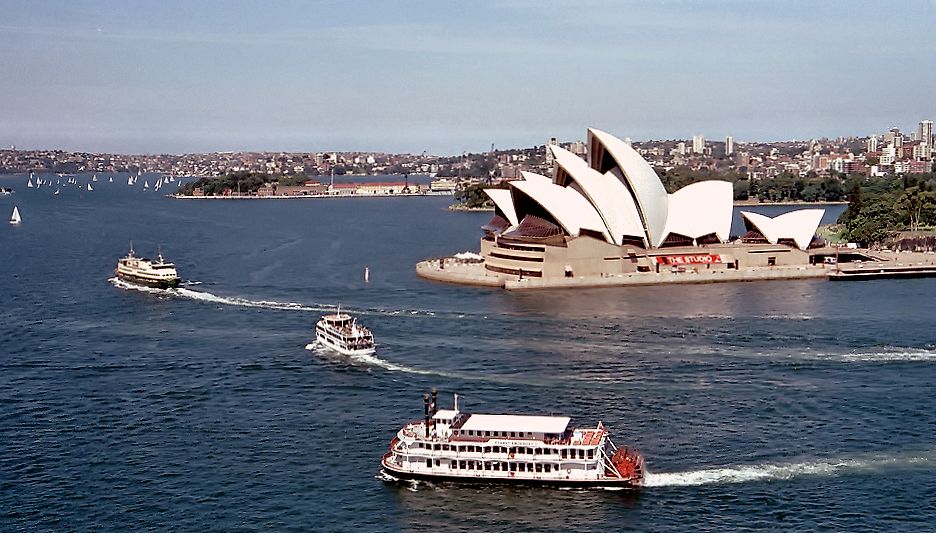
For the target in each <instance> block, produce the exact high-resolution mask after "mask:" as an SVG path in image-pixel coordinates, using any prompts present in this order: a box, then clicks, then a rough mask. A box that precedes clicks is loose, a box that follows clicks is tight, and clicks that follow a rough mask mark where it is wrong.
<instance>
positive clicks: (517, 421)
mask: <svg viewBox="0 0 936 533" xmlns="http://www.w3.org/2000/svg"><path fill="white" fill-rule="evenodd" d="M570 420H571V419H570V418H569V417H567V416H530V415H471V416H469V417H468V420H466V421H465V423H464V424H462V426H461V428H459V429H461V431H468V430H472V431H520V432H523V433H526V432H529V433H563V432H564V431H565V430H566V428H567V427H568V426H569V421H570Z"/></svg>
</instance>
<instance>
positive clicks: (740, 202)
mask: <svg viewBox="0 0 936 533" xmlns="http://www.w3.org/2000/svg"><path fill="white" fill-rule="evenodd" d="M734 205H736V206H751V205H848V201H847V200H840V201H837V202H831V201H830V202H807V201H805V200H790V201H786V202H760V201H757V200H735V201H734Z"/></svg>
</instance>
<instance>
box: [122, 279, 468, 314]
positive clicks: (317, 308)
mask: <svg viewBox="0 0 936 533" xmlns="http://www.w3.org/2000/svg"><path fill="white" fill-rule="evenodd" d="M107 281H109V282H110V283H111V284H112V285H114V286H115V287H117V288H120V289H124V290H135V291H140V292H146V293H149V294H157V295H164V296H174V297H178V298H187V299H189V300H196V301H200V302H206V303H213V304H219V305H231V306H237V307H249V308H255V309H273V310H277V311H301V312H308V313H330V312H334V311H335V310H336V309H337V306H335V305H328V304H302V303H298V302H277V301H274V300H249V299H247V298H238V297H232V296H218V295H217V294H212V293H210V292H207V291H196V290H192V289H187V288H185V286H194V285H200V284H201V283H202V282H200V281H186V282H184V283H183V285H185V286H182V287H179V288H176V289H156V288H153V287H146V286H143V285H137V284H134V283H128V282H126V281H124V280H122V279H119V278H116V277H114V278H110V279H108V280H107ZM345 309H346V310H347V311H348V312H350V313H353V314H356V315H385V316H413V317H433V318H434V317H439V316H447V315H443V314H439V313H437V312H435V311H427V310H418V309H403V310H393V309H353V308H350V307H346V308H345ZM462 316H464V315H462Z"/></svg>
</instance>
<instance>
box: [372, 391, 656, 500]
mask: <svg viewBox="0 0 936 533" xmlns="http://www.w3.org/2000/svg"><path fill="white" fill-rule="evenodd" d="M436 400H437V393H436V391H435V390H433V391H432V398H431V400H430V395H429V394H425V395H423V401H424V406H425V417H424V419H423V420H417V421H414V422H410V423H408V424H406V425H405V426H403V428H402V429H400V430H399V432H397V434H396V436H395V437H394V438H393V440H392V442H391V443H390V450H389V451H388V452H387V453H386V454H385V455H384V456H383V459H382V460H381V467H382V469H383V471H384V473H385V474H387V475H389V476H390V477H392V478H395V479H415V480H434V481H455V482H475V483H513V484H525V485H545V486H553V487H621V488H637V487H639V486H640V485H641V483H642V482H643V476H644V459H643V455H641V454H640V452H638V451H637V450H635V449H632V448H628V447H620V448H619V447H617V446H616V445H615V444H614V443H613V442H611V438H610V437H609V435H608V430H607V428H606V427H605V426H604V425H603V424H602V423H601V422H598V424H597V425H596V426H594V427H587V428H579V427H574V426H571V425H570V418H569V417H565V416H530V415H487V414H469V413H463V412H461V411H459V409H458V395H457V394H456V395H455V402H454V407H453V408H452V409H437V407H436Z"/></svg>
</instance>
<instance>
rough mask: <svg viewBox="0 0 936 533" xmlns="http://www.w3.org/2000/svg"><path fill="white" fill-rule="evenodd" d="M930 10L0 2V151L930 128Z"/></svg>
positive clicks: (934, 87) (744, 3)
mask: <svg viewBox="0 0 936 533" xmlns="http://www.w3.org/2000/svg"><path fill="white" fill-rule="evenodd" d="M934 28H936V0H888V1H885V2H881V1H874V2H870V1H861V0H849V1H823V0H819V1H817V0H808V1H799V0H794V1H766V0H763V1H762V0H647V1H627V0H624V1H622V0H614V1H613V0H608V1H600V0H577V1H569V2H550V1H546V0H539V1H533V0H509V1H491V2H484V1H469V2H446V1H439V0H427V1H412V2H394V1H357V2H355V1H352V0H336V1H318V2H313V1H295V2H286V1H283V2H277V1H259V0H257V1H245V0H241V1H230V0H225V1H217V2H210V1H198V2H192V1H174V0H172V1H169V0H161V1H147V2H142V1H138V2H134V1H128V0H119V1H80V0H64V1H51V0H50V1H41V0H37V1H29V0H0V145H10V144H16V145H17V146H18V147H22V148H62V149H72V150H89V151H113V152H123V153H142V152H149V153H156V152H171V153H180V152H202V151H216V150H300V151H318V150H374V151H390V152H411V153H420V152H422V151H424V150H425V151H428V152H430V153H435V154H454V153H461V152H463V151H480V150H486V149H488V148H489V147H490V145H491V144H492V143H493V144H495V145H496V146H497V147H501V148H504V147H526V146H533V145H537V144H542V143H543V142H544V141H545V139H546V138H548V137H551V136H555V137H558V138H559V139H560V140H563V141H569V140H575V139H582V138H584V136H585V129H586V128H587V127H589V126H594V127H598V128H601V129H604V130H607V131H609V132H611V133H614V134H616V135H617V136H619V137H622V138H623V137H631V138H633V139H635V140H641V139H662V138H689V137H691V136H692V135H693V134H697V133H701V134H704V135H705V136H706V137H708V138H723V137H724V136H725V135H729V134H730V135H733V136H734V137H735V139H737V140H778V139H789V138H798V139H803V138H810V137H820V136H837V135H852V134H854V135H863V134H868V133H872V132H882V131H885V130H886V129H888V128H889V127H891V126H895V125H896V126H899V127H901V128H902V129H904V130H911V129H912V128H915V127H916V124H917V122H919V120H921V119H923V118H930V119H934V118H936V30H934Z"/></svg>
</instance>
